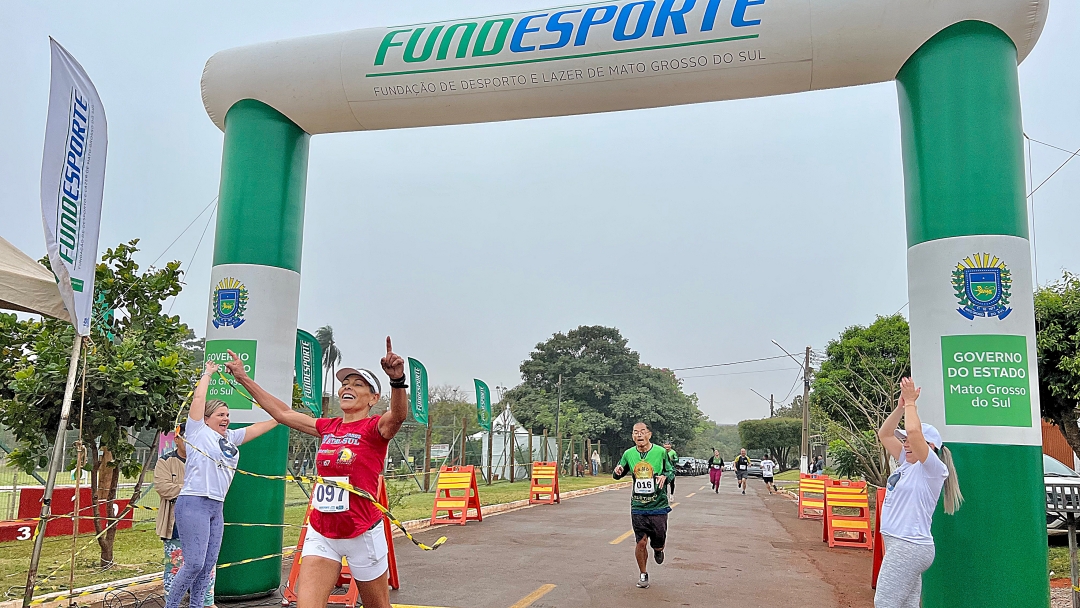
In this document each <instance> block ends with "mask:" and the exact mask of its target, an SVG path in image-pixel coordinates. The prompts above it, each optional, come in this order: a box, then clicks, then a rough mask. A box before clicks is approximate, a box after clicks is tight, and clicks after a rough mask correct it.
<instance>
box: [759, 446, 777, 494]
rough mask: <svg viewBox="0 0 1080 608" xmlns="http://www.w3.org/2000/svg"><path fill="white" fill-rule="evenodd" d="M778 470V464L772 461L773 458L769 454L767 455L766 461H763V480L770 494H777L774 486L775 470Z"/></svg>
mask: <svg viewBox="0 0 1080 608" xmlns="http://www.w3.org/2000/svg"><path fill="white" fill-rule="evenodd" d="M774 469H776V463H775V462H773V461H772V458H770V457H769V455H768V454H766V455H765V460H762V461H761V480H762V481H764V482H765V487H766V488H768V489H769V494H775V493H776V486H774V485H773V470H774Z"/></svg>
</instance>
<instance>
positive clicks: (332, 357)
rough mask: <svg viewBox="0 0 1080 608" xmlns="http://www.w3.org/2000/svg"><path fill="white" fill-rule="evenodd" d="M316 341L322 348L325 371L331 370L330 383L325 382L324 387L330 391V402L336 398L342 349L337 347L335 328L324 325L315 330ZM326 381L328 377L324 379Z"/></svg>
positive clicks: (329, 372) (329, 373)
mask: <svg viewBox="0 0 1080 608" xmlns="http://www.w3.org/2000/svg"><path fill="white" fill-rule="evenodd" d="M315 341H316V342H318V343H319V346H321V347H322V363H323V369H325V370H329V371H328V372H327V374H328V375H329V376H328V377H329V379H330V381H329V382H323V386H325V387H328V388H329V389H330V400H331V401H333V398H334V380H335V379H336V378H337V376H336V374H337V364H338V363H341V349H339V348H338V347H337V342H335V341H334V328H333V327H330V326H329V325H323V326H322V327H320V328H319V329H317V330H315ZM323 380H326V377H324V378H323Z"/></svg>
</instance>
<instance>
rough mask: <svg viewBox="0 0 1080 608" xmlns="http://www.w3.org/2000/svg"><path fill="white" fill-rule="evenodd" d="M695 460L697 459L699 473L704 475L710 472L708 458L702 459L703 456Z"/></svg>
mask: <svg viewBox="0 0 1080 608" xmlns="http://www.w3.org/2000/svg"><path fill="white" fill-rule="evenodd" d="M695 460H697V466H698V475H704V474H706V473H708V472H709V461H708V460H702V459H701V458H697V459H695Z"/></svg>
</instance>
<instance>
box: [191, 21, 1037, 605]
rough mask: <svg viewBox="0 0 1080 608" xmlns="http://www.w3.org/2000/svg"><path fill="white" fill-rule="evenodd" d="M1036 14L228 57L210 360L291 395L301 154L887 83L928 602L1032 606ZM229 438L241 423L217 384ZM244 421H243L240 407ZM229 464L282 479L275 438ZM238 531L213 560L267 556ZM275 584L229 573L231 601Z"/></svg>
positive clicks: (304, 46) (214, 110)
mask: <svg viewBox="0 0 1080 608" xmlns="http://www.w3.org/2000/svg"><path fill="white" fill-rule="evenodd" d="M1046 11H1047V1H1046V0H950V1H948V2H945V1H934V2H908V1H902V0H857V1H856V0H640V1H626V0H617V1H610V2H597V3H592V4H582V5H580V6H568V7H566V6H564V7H560V8H551V9H541V10H536V11H531V12H521V13H513V14H504V15H495V16H491V17H481V18H475V19H460V20H453V21H444V22H433V23H419V24H414V25H406V26H402V27H396V28H372V29H364V30H357V31H351V32H342V33H336V34H327V35H322V36H312V37H306V38H299V39H294V40H285V41H279V42H271V43H266V44H258V45H254V46H248V47H243V48H236V49H231V50H226V51H222V52H220V53H218V54H216V55H214V56H213V57H211V58H210V60H209V61H208V62H207V64H206V68H205V70H204V73H203V79H202V94H203V101H204V104H205V106H206V111H207V113H208V114H209V115H210V118H211V119H212V120H213V121H214V123H215V124H216V125H217V126H218V127H219V128H221V129H222V130H224V132H225V143H224V153H223V162H222V169H221V185H220V202H219V205H218V222H217V236H216V242H215V249H214V262H213V264H214V267H213V271H212V284H211V285H212V293H213V295H212V302H211V305H212V306H211V311H210V314H209V320H208V324H207V354H208V356H209V357H217V356H220V354H221V353H222V352H224V349H226V348H232V349H233V350H235V351H237V352H239V353H242V354H243V356H244V357H245V359H246V360H247V361H248V364H249V367H250V369H251V372H252V375H253V376H255V377H256V378H257V379H259V380H260V382H262V383H263V385H264V386H266V387H267V388H268V389H269V390H270V391H271V392H272V393H274V394H275V395H277V396H278V397H280V398H282V399H285V400H288V399H289V398H290V395H291V380H292V376H293V355H294V341H295V335H296V332H295V330H296V316H297V307H298V301H299V292H300V255H301V241H302V237H303V225H304V191H305V181H306V172H307V159H308V141H309V138H310V136H311V135H314V134H319V133H332V132H342V131H365V130H372V129H400V128H408V127H423V126H430V125H447V124H460V123H476V122H488V121H500V120H514V119H523V118H535V117H543V116H562V115H570V114H584V113H591V112H610V111H617V110H629V109H635V108H649V107H659V106H667V105H675V104H686V103H698V102H706V101H718V100H726V99H741V98H750V97H761V96H767V95H779V94H784V93H795V92H799V91H811V90H818V89H827V88H836V87H846V86H852V85H860V84H868V83H876V82H885V81H890V80H895V81H896V83H897V97H898V102H899V109H900V118H901V120H900V124H901V142H902V148H903V149H902V157H903V162H904V179H905V190H906V207H907V238H908V290H909V296H910V321H911V356H912V368H913V372H914V375H915V377H916V378H917V379H918V381H919V383H920V384H921V385H922V386H923V393H922V394H923V397H922V401H921V405H922V408H921V409H922V415H923V417H924V419H925V420H927V421H928V422H932V423H933V424H935V425H937V426H938V428H939V429H941V431H942V435H943V437H944V439H945V441H946V442H947V443H948V445H949V446H950V447H951V448H952V450H953V453H954V455H955V459H956V464H957V469H958V471H959V476H960V479H961V483H962V489H963V492H964V495H965V497H966V499H967V502H966V503H965V504H964V506H963V508H961V509H960V510H959V511H958V512H957V514H956V515H955V516H952V517H946V516H943V515H940V514H939V516H938V517H935V521H934V536H935V538H936V540H937V560H936V561H935V563H934V566H933V567H932V568H931V569H930V570H929V571H928V572H927V573H926V575H925V577H924V580H925V587H924V591H923V596H924V600H923V601H924V605H925V606H934V607H938V606H961V605H970V606H1046V605H1048V602H1049V598H1048V593H1047V588H1048V586H1047V553H1046V536H1045V525H1046V524H1045V519H1044V504H1043V487H1042V461H1041V447H1040V446H1041V435H1040V425H1039V417H1040V416H1039V400H1038V383H1037V382H1036V378H1037V369H1036V365H1035V354H1036V345H1035V326H1034V309H1033V302H1032V280H1031V259H1030V254H1029V245H1028V240H1027V226H1028V224H1027V211H1026V209H1027V207H1026V198H1025V190H1024V189H1025V180H1024V173H1023V150H1022V127H1021V114H1020V93H1019V86H1018V82H1017V64H1018V63H1019V62H1020V61H1022V60H1023V59H1024V58H1025V57H1026V56H1027V55H1028V53H1030V52H1031V49H1032V47H1033V46H1034V44H1035V42H1036V40H1037V39H1038V37H1039V34H1040V32H1041V30H1042V26H1043V22H1044V20H1045V17H1046ZM212 391H216V392H217V394H218V396H221V397H224V398H225V399H227V400H230V401H231V402H232V403H231V404H232V405H233V408H234V421H236V422H239V423H246V422H252V421H254V420H256V419H258V417H259V416H263V415H264V414H263V413H262V412H261V411H259V410H251V409H250V404H248V403H246V402H245V401H244V400H243V399H242V398H239V396H237V395H230V394H228V392H229V389H228V387H220V386H219V387H216V388H212ZM244 408H247V409H246V411H245V409H244ZM258 441H259V442H260V444H261V448H260V449H259V450H258V452H259V455H258V456H255V455H254V453H253V452H251V451H243V452H241V454H242V457H241V458H242V460H241V466H242V468H244V469H246V470H249V471H254V472H259V473H267V474H282V473H283V472H284V470H285V455H286V446H287V433H286V432H285V430H284V429H279V430H278V431H276V432H275V433H272V434H269V435H267V436H265V437H263V438H260V439H259V440H258ZM234 488H235V489H234V491H233V492H231V493H230V495H229V500H228V501H227V502H226V518H227V520H229V521H234V522H244V521H260V522H281V521H282V515H283V507H282V506H281V505H282V502H283V494H284V488H283V484H282V483H281V482H266V481H263V480H253V479H252V478H249V477H239V478H238V479H237V480H236V482H235V486H234ZM280 542H281V533H280V529H279V528H258V527H254V528H253V527H232V528H229V529H228V530H227V532H226V542H225V543H224V547H223V549H222V553H221V559H222V561H223V562H227V561H236V560H239V559H244V558H251V557H259V556H264V555H269V554H273V553H277V552H278V548H279V547H280V546H281V545H280ZM279 584H280V559H268V560H262V561H256V562H253V563H250V564H246V565H242V566H237V567H234V568H230V569H228V570H226V571H223V572H222V576H221V577H220V578H219V579H218V583H217V585H218V593H219V595H222V596H244V595H251V594H258V593H265V592H268V591H270V590H273V589H274V588H276V587H277V586H278V585H279Z"/></svg>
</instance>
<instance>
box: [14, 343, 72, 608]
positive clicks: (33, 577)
mask: <svg viewBox="0 0 1080 608" xmlns="http://www.w3.org/2000/svg"><path fill="white" fill-rule="evenodd" d="M82 342H83V337H82V336H81V335H79V332H77V331H76V332H75V342H74V343H73V344H72V345H71V361H70V363H68V377H67V386H65V387H64V405H63V407H62V408H61V409H60V428H58V429H57V430H56V443H54V444H53V454H52V460H50V461H49V476H48V477H47V478H46V479H45V495H44V496H43V497H42V500H41V516H40V517H39V518H38V523H37V528H36V531H35V534H34V551H33V553H31V554H30V570H29V571H28V572H27V573H26V590H25V591H24V592H23V603H22V605H23V608H30V601H31V600H32V599H34V585H35V584H36V583H37V570H38V560H39V559H40V558H41V544H42V542H44V540H45V525H46V524H47V523H48V521H49V515H50V514H51V511H52V508H51V503H52V495H53V487H54V486H55V485H56V472H57V471H58V470H59V468H60V461H61V460H62V459H63V457H64V439H65V437H66V436H67V426H68V418H69V417H70V415H71V401H72V399H73V397H74V395H75V375H76V372H77V371H78V367H79V353H80V351H81V350H82ZM76 526H78V523H77V522H76Z"/></svg>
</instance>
